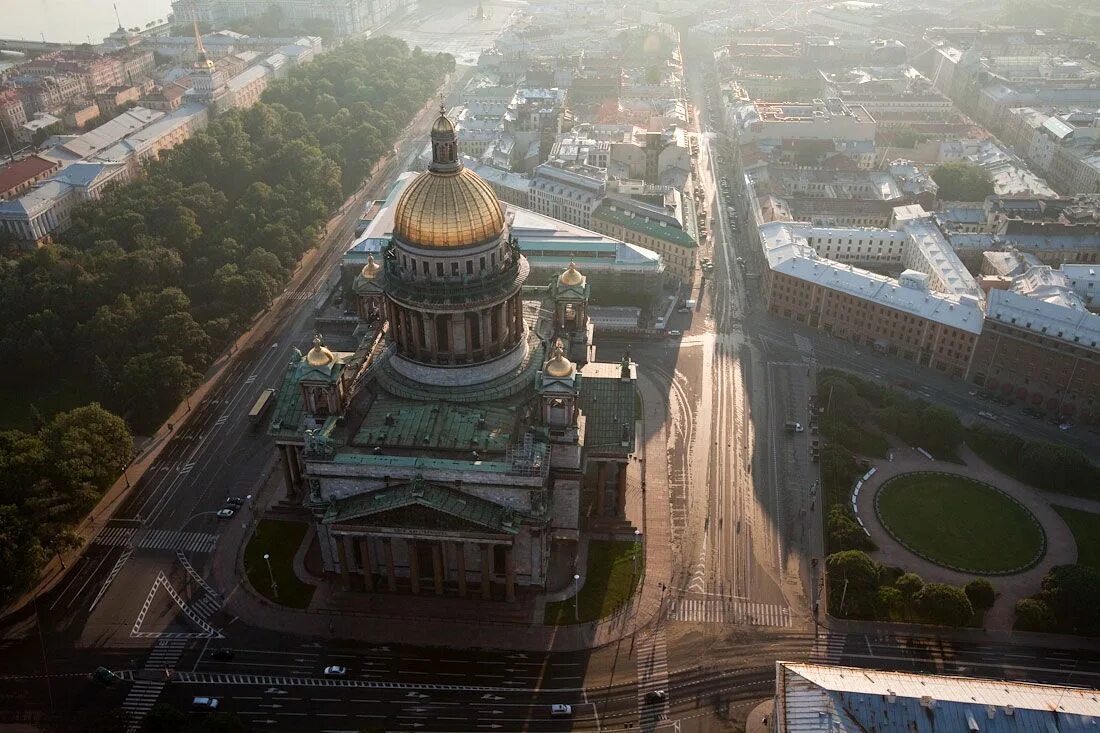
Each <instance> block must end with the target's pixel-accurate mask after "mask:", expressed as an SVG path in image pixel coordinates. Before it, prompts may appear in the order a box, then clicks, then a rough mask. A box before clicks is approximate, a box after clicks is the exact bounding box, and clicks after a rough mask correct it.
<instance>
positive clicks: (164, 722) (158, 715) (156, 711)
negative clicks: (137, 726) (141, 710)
mask: <svg viewBox="0 0 1100 733" xmlns="http://www.w3.org/2000/svg"><path fill="white" fill-rule="evenodd" d="M141 729H142V731H144V733H182V732H183V731H184V730H186V729H187V716H186V715H184V714H183V713H182V712H180V711H179V710H178V709H176V708H175V707H174V706H172V705H170V704H168V703H166V702H161V703H157V704H156V705H154V706H153V708H152V710H150V711H149V713H148V714H147V715H146V716H145V722H144V723H143V724H142V727H141Z"/></svg>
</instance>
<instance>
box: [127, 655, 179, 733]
mask: <svg viewBox="0 0 1100 733" xmlns="http://www.w3.org/2000/svg"><path fill="white" fill-rule="evenodd" d="M186 648H187V642H186V641H181V640H178V639H161V640H160V641H158V642H157V643H156V646H154V647H153V649H152V651H150V652H149V656H148V657H147V658H146V659H145V665H144V667H145V669H146V670H152V671H157V672H159V671H161V670H167V671H168V672H171V671H172V670H174V669H175V667H176V664H177V663H178V662H179V660H180V657H181V656H183V650H184V649H186ZM167 676H168V675H167V674H165V678H166V679H167ZM163 689H164V682H162V681H152V680H137V681H135V682H134V684H133V686H132V687H131V688H130V691H129V692H128V693H126V698H125V699H124V700H123V701H122V709H123V710H124V711H126V715H127V718H128V720H127V727H126V730H127V733H136V731H138V730H140V729H141V722H142V721H143V720H144V719H145V716H146V715H147V714H148V713H149V711H150V710H152V709H153V706H154V705H156V704H157V699H158V698H159V697H160V693H161V690H163Z"/></svg>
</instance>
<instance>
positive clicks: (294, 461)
mask: <svg viewBox="0 0 1100 733" xmlns="http://www.w3.org/2000/svg"><path fill="white" fill-rule="evenodd" d="M286 457H287V458H288V459H289V460H288V461H287V465H288V466H289V467H290V478H291V480H292V481H293V482H294V486H297V485H298V484H300V483H301V482H302V467H301V466H300V465H298V448H297V447H295V446H293V445H288V446H287V447H286Z"/></svg>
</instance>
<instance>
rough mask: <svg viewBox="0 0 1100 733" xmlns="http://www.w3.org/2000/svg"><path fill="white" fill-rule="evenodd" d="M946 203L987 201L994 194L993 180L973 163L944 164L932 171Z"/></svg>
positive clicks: (940, 195)
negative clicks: (986, 198) (987, 197)
mask: <svg viewBox="0 0 1100 733" xmlns="http://www.w3.org/2000/svg"><path fill="white" fill-rule="evenodd" d="M932 180H933V181H935V182H936V185H937V186H939V187H940V190H939V197H940V198H941V199H943V200H944V201H985V197H986V196H990V195H992V194H993V179H991V178H990V177H989V174H988V173H986V172H985V171H984V170H983V169H981V168H979V167H978V166H976V165H973V164H972V163H943V164H941V165H938V166H936V167H935V168H934V169H933V170H932Z"/></svg>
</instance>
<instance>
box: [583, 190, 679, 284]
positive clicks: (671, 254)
mask: <svg viewBox="0 0 1100 733" xmlns="http://www.w3.org/2000/svg"><path fill="white" fill-rule="evenodd" d="M591 219H592V226H591V227H590V228H591V229H592V230H593V231H595V232H599V233H600V234H605V235H607V236H609V237H614V238H615V239H619V240H622V241H624V242H628V243H630V244H635V245H638V246H639V247H645V248H646V249H649V250H652V251H654V252H656V253H658V254H659V255H661V259H663V260H664V262H665V272H666V273H667V274H668V275H670V276H671V277H674V278H676V279H678V280H679V281H680V282H682V283H691V282H692V278H693V277H694V274H695V264H696V262H695V260H696V253H697V251H698V243H697V242H696V241H695V237H693V236H692V235H691V233H690V232H688V231H686V230H685V229H684V223H683V221H682V220H681V218H678V217H677V216H676V215H675V214H674V213H672V212H669V211H668V210H667V209H665V208H664V207H658V206H653V205H650V204H647V203H643V202H641V201H636V200H634V199H631V198H629V197H625V196H620V195H616V194H611V195H608V196H607V197H606V198H605V199H604V200H603V201H602V202H601V203H600V205H599V206H597V207H596V209H595V210H594V211H593V212H592V217H591Z"/></svg>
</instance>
